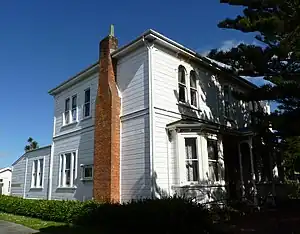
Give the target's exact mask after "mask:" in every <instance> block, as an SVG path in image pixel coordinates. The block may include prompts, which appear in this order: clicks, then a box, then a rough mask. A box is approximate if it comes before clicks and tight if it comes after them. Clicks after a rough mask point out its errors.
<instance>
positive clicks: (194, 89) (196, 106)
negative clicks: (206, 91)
mask: <svg viewBox="0 0 300 234" xmlns="http://www.w3.org/2000/svg"><path fill="white" fill-rule="evenodd" d="M192 73H194V76H195V79H196V80H195V83H196V87H192V86H191V76H192ZM189 90H190V92H189V96H190V98H189V99H190V104H191V106H192V107H195V108H198V107H199V92H198V82H197V74H196V72H195V71H194V70H191V71H190V76H189ZM192 91H194V92H196V105H193V104H192Z"/></svg>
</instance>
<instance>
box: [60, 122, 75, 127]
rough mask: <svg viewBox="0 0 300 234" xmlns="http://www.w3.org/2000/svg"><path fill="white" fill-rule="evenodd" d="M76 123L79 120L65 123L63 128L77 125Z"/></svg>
mask: <svg viewBox="0 0 300 234" xmlns="http://www.w3.org/2000/svg"><path fill="white" fill-rule="evenodd" d="M76 124H78V121H74V122H72V123H68V124H64V125H63V126H62V127H63V128H64V127H69V126H73V125H76Z"/></svg>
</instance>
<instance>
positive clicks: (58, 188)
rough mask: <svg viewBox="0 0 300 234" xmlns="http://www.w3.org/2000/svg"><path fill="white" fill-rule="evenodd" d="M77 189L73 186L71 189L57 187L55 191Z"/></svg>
mask: <svg viewBox="0 0 300 234" xmlns="http://www.w3.org/2000/svg"><path fill="white" fill-rule="evenodd" d="M76 188H77V187H76V186H73V187H57V189H56V190H75V189H76Z"/></svg>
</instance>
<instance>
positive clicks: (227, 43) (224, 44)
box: [219, 40, 244, 51]
mask: <svg viewBox="0 0 300 234" xmlns="http://www.w3.org/2000/svg"><path fill="white" fill-rule="evenodd" d="M241 43H244V42H243V41H236V40H226V41H223V42H222V44H221V46H220V47H219V50H223V51H228V50H230V49H232V48H233V47H236V46H238V45H239V44H241Z"/></svg>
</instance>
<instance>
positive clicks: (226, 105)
mask: <svg viewBox="0 0 300 234" xmlns="http://www.w3.org/2000/svg"><path fill="white" fill-rule="evenodd" d="M229 105H230V103H229V86H228V85H225V86H224V115H225V116H226V117H229Z"/></svg>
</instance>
